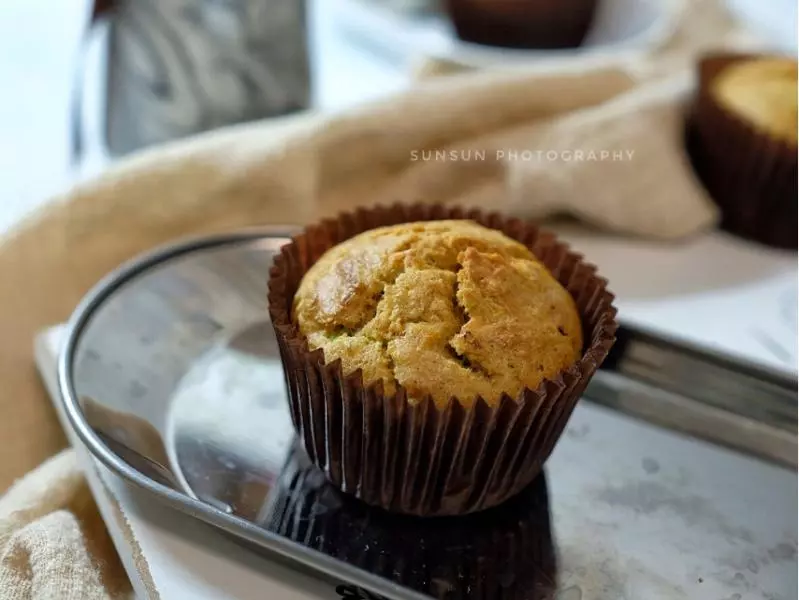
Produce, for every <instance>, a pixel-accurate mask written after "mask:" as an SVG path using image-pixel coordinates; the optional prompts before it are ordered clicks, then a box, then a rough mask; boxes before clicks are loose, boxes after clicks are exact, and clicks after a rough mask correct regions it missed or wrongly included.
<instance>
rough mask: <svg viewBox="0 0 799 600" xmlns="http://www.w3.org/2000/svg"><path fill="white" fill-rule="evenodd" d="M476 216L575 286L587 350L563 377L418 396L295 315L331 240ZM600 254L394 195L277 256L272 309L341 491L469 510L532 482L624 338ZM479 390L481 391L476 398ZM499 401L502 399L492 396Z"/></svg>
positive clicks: (301, 421)
mask: <svg viewBox="0 0 799 600" xmlns="http://www.w3.org/2000/svg"><path fill="white" fill-rule="evenodd" d="M464 218H466V219H471V220H473V221H476V222H478V223H481V224H482V225H485V226H487V227H491V228H493V229H497V230H500V231H502V232H504V233H505V234H506V235H508V236H509V237H511V238H514V239H516V240H518V241H520V242H522V243H523V244H525V245H527V246H528V247H529V248H531V250H532V251H533V252H534V253H535V255H536V256H538V258H539V259H540V260H541V261H542V262H543V263H544V264H545V265H546V266H547V267H548V268H549V270H550V271H551V272H552V273H553V275H554V276H555V277H556V278H557V279H558V281H560V283H561V284H562V285H563V286H564V287H565V288H566V289H567V290H568V291H569V292H570V293H571V295H572V297H573V298H574V299H575V302H576V305H577V308H578V310H579V312H580V315H581V317H582V323H583V329H584V339H585V347H584V349H583V354H582V356H581V358H580V359H579V360H578V361H576V362H575V363H574V364H573V365H572V366H571V367H569V368H568V369H566V370H565V371H563V372H562V373H560V374H559V375H558V376H557V377H556V378H554V379H553V380H544V381H543V382H542V383H541V385H539V386H538V387H537V388H536V389H534V390H531V389H528V388H525V389H524V390H523V391H522V392H521V393H520V394H519V395H518V397H516V398H511V397H509V396H507V395H504V396H503V397H502V398H500V399H499V400H498V401H495V402H492V403H489V402H486V401H485V400H484V399H482V398H477V399H476V401H474V402H471V403H470V402H466V403H464V402H461V401H460V400H458V399H457V398H451V399H450V402H449V403H448V404H447V405H446V407H445V408H443V409H441V408H437V407H436V405H435V403H434V402H433V400H432V398H430V397H429V396H428V397H426V398H424V399H423V400H421V401H419V402H415V403H410V402H409V401H408V400H407V396H406V392H405V390H404V389H403V388H402V386H397V391H396V393H394V394H391V395H386V394H384V393H383V384H382V381H378V382H366V383H367V385H365V384H364V382H363V380H362V373H361V372H360V370H359V371H356V372H354V373H350V374H345V373H343V371H342V367H341V363H340V361H335V362H332V363H330V364H325V361H324V355H323V353H322V351H321V350H315V351H310V350H309V348H308V345H307V341H306V340H305V338H304V336H302V335H301V334H300V333H299V331H298V329H297V327H296V326H295V325H294V324H293V323H292V321H291V305H292V301H293V298H294V294H295V293H296V291H297V288H298V286H299V283H300V281H301V279H302V277H303V275H304V274H305V273H306V272H307V271H308V269H309V268H310V267H311V265H313V264H314V262H315V261H316V260H318V259H319V257H321V256H322V254H324V252H325V251H327V250H328V249H330V248H331V247H333V246H335V245H336V244H338V243H340V242H342V241H344V240H346V239H348V238H351V237H353V236H354V235H356V234H358V233H361V232H363V231H367V230H369V229H374V228H377V227H382V226H386V225H394V224H399V223H408V222H414V221H431V220H441V219H464ZM612 300H613V295H612V294H611V293H610V292H608V291H607V289H606V281H605V280H604V279H602V278H601V277H599V276H598V275H597V274H596V268H595V267H594V266H593V265H590V264H587V263H585V262H583V260H582V257H581V256H580V255H578V254H575V253H573V252H571V251H570V250H569V248H568V247H567V246H566V245H565V244H563V243H560V242H558V241H557V240H556V239H555V237H554V236H553V235H552V234H550V233H547V232H544V231H541V230H539V229H538V227H536V226H535V225H533V224H530V223H525V222H522V221H519V220H517V219H507V218H503V217H502V216H500V215H498V214H485V213H481V212H479V211H472V212H468V213H467V212H464V211H462V210H461V209H459V208H450V207H443V206H427V205H414V206H401V205H396V206H390V207H377V208H374V209H370V210H359V211H356V212H354V213H348V214H343V215H341V216H340V217H338V218H337V219H333V220H326V221H323V222H322V223H320V224H318V225H313V226H310V227H308V228H307V229H306V230H305V231H304V232H303V233H302V234H300V235H298V236H296V237H294V238H293V240H292V241H291V243H289V244H287V245H286V246H284V247H283V248H282V249H281V251H280V253H279V254H278V255H276V257H275V262H274V265H273V267H272V270H271V273H270V280H269V311H270V316H271V318H272V324H273V326H274V328H275V333H276V337H277V341H278V346H279V348H280V353H281V358H282V362H283V369H284V372H285V377H286V382H287V390H288V395H289V404H290V409H291V416H292V420H293V423H294V426H295V428H296V430H297V434H298V436H299V438H300V439H301V440H302V442H303V444H304V447H305V449H306V450H307V452H308V455H309V457H310V459H311V461H312V462H313V463H314V464H316V465H317V466H318V467H319V468H320V469H321V470H322V471H324V473H325V475H326V476H327V478H328V479H329V480H330V481H331V482H332V483H333V484H334V485H335V486H336V487H338V488H339V489H340V490H342V491H344V492H346V493H348V494H351V495H353V496H356V497H357V498H359V499H361V500H362V501H364V502H366V503H368V504H371V505H375V506H379V507H382V508H384V509H386V510H389V511H393V512H400V513H407V514H414V515H423V516H434V515H457V514H465V513H470V512H474V511H478V510H483V509H486V508H489V507H491V506H495V505H497V504H499V503H501V502H503V501H505V500H507V499H508V498H510V497H511V496H513V495H515V494H516V493H518V492H519V491H520V490H522V489H524V488H525V487H526V486H527V485H528V484H529V483H530V482H531V481H532V480H533V479H534V478H535V476H536V475H538V473H539V472H540V471H541V467H542V465H543V464H544V461H545V460H546V459H547V458H548V457H549V455H550V453H551V452H552V449H553V447H554V446H555V443H556V441H557V440H558V438H559V436H560V434H561V433H562V431H563V429H564V427H565V426H566V422H567V420H568V419H569V416H570V415H571V413H572V410H573V409H574V406H575V403H576V402H577V400H578V399H579V397H580V395H581V394H582V392H583V390H584V389H585V386H586V385H587V383H588V381H589V380H590V378H591V377H592V376H593V374H594V372H595V371H596V369H597V368H598V367H599V365H600V364H601V363H602V361H603V360H604V359H605V357H606V356H607V354H608V351H609V349H610V347H611V346H612V345H613V342H614V341H615V337H614V336H615V331H616V328H617V323H616V320H615V314H616V310H615V308H614V307H613V305H612ZM469 400H471V399H469ZM492 400H493V399H492Z"/></svg>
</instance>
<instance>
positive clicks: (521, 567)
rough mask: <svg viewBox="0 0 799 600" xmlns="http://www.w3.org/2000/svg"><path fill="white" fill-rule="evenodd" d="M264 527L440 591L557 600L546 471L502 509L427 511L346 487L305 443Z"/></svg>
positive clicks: (498, 599)
mask: <svg viewBox="0 0 799 600" xmlns="http://www.w3.org/2000/svg"><path fill="white" fill-rule="evenodd" d="M272 494H273V495H272V496H271V497H270V500H269V503H270V509H269V512H268V514H266V515H265V516H264V523H263V525H264V526H265V527H266V528H267V529H269V530H270V531H275V532H277V533H279V534H280V535H282V536H285V537H287V538H289V539H291V540H294V541H296V542H298V543H300V544H302V545H304V546H308V547H311V548H313V549H315V550H318V551H320V552H323V553H324V554H328V555H331V556H334V557H336V558H338V559H340V560H343V561H345V562H347V563H349V564H352V565H355V566H357V567H360V568H361V569H364V570H365V571H367V572H370V573H373V574H376V575H379V576H381V577H384V578H386V579H389V580H391V581H394V582H396V583H398V584H400V585H402V586H403V587H407V588H410V589H414V590H416V591H418V592H421V593H423V594H428V595H430V596H432V597H434V598H441V599H446V600H456V599H460V598H463V599H464V600H465V599H466V598H468V599H469V600H549V599H551V598H553V597H554V595H555V593H556V587H557V561H556V557H555V549H554V545H553V536H552V527H551V520H550V510H549V495H548V490H547V481H546V476H545V475H544V474H542V475H541V476H539V477H537V478H536V479H535V480H534V481H533V483H532V484H531V485H530V486H528V487H527V488H525V489H524V490H522V491H521V492H520V493H519V494H518V495H517V496H516V497H515V498H513V499H512V500H509V501H508V502H507V503H505V504H503V505H502V506H501V507H497V508H495V509H489V510H487V511H483V512H481V513H478V514H475V515H468V516H464V517H458V518H451V517H441V518H419V517H412V516H407V515H396V514H391V513H387V512H385V511H383V510H382V509H379V508H372V507H369V506H367V505H365V504H363V503H361V502H358V501H356V500H353V499H351V498H349V497H348V496H346V495H344V494H342V493H340V492H339V491H338V490H336V489H335V488H334V487H333V486H332V485H331V484H330V483H329V482H327V480H326V478H325V476H324V474H323V473H322V472H321V471H319V470H318V469H317V468H316V467H315V466H313V465H312V464H311V463H310V462H309V461H308V458H307V456H305V452H304V451H303V450H302V449H301V448H296V449H295V450H294V452H293V453H292V455H291V456H290V457H289V459H288V461H287V463H286V466H285V467H284V469H283V471H282V473H281V475H280V478H279V479H278V481H277V483H276V486H275V489H274V491H273V492H272Z"/></svg>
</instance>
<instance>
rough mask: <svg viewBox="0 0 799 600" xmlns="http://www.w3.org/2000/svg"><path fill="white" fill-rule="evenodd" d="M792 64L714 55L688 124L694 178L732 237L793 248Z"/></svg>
mask: <svg viewBox="0 0 799 600" xmlns="http://www.w3.org/2000/svg"><path fill="white" fill-rule="evenodd" d="M796 95H797V63H796V60H794V59H792V58H786V57H774V56H759V55H731V54H724V55H714V56H709V57H707V58H705V59H703V60H702V61H701V62H700V64H699V90H698V93H697V97H696V101H695V103H694V106H693V109H692V112H691V115H690V117H689V123H688V136H687V142H688V149H689V153H690V155H691V158H692V161H693V164H694V168H695V170H696V172H697V175H698V176H699V178H700V179H701V180H702V182H703V183H704V185H705V187H706V188H707V190H708V192H709V194H710V196H711V197H712V198H713V199H714V200H715V201H716V203H717V204H718V205H719V207H720V208H721V211H722V227H723V228H724V229H727V230H728V231H730V232H731V233H735V234H737V235H740V236H742V237H745V238H748V239H752V240H755V241H759V242H761V243H764V244H768V245H771V246H776V247H780V248H790V249H795V248H796V247H797V228H796V222H797V97H796Z"/></svg>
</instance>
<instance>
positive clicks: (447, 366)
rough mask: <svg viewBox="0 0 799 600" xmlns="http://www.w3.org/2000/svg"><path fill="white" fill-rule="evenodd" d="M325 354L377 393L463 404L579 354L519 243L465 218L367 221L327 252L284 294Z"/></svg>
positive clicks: (537, 266) (562, 303)
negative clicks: (290, 294)
mask: <svg viewBox="0 0 799 600" xmlns="http://www.w3.org/2000/svg"><path fill="white" fill-rule="evenodd" d="M293 312H294V314H293V319H294V322H295V323H297V325H298V326H299V329H300V331H301V333H302V334H303V335H305V336H306V337H307V338H308V344H309V346H310V348H311V349H317V348H321V349H322V350H323V352H324V355H325V361H327V362H332V361H334V360H336V359H341V362H342V367H343V370H344V373H345V374H349V373H352V372H354V371H355V370H357V369H362V370H363V379H364V383H365V384H369V383H372V382H374V381H377V380H379V379H382V380H383V382H384V390H385V391H386V393H393V391H394V390H395V389H396V388H395V386H396V383H397V382H399V383H400V384H401V385H402V386H403V387H405V389H406V390H407V393H408V398H409V400H411V401H418V400H420V399H422V398H423V397H424V396H425V395H426V394H428V393H429V394H430V395H431V396H432V397H433V399H434V400H435V401H436V404H437V405H439V406H444V405H446V403H447V402H448V401H449V398H450V397H452V396H456V397H457V398H459V399H460V400H461V401H462V402H464V403H465V404H467V405H469V404H471V403H472V402H473V401H474V399H475V398H476V397H477V396H478V395H479V396H482V397H483V398H484V399H485V400H486V401H487V402H488V403H490V404H491V403H496V402H498V401H499V398H500V396H501V395H502V393H503V392H505V393H507V394H509V395H510V396H511V397H514V398H515V397H516V396H517V395H518V393H519V392H520V391H521V390H522V389H523V388H524V387H525V386H526V387H529V388H535V387H536V386H538V384H539V383H540V382H541V380H543V379H544V378H553V377H554V376H555V375H557V374H558V373H559V372H560V371H562V370H563V369H565V368H567V367H568V366H570V365H571V364H572V363H574V362H575V361H576V360H577V359H578V358H579V357H580V354H581V350H582V345H583V340H582V327H581V323H580V317H579V315H578V313H577V308H576V306H575V304H574V301H573V299H572V297H571V295H570V294H569V293H568V292H567V291H566V290H565V289H564V288H563V287H562V286H561V285H560V284H559V283H558V282H557V280H556V279H555V278H554V277H553V276H552V275H551V273H550V272H549V271H548V270H547V268H546V267H545V266H544V265H543V264H542V263H540V262H539V261H538V260H537V259H536V258H535V256H534V255H533V254H532V252H530V250H528V249H527V248H526V247H525V246H524V245H523V244H520V243H519V242H516V241H514V240H512V239H510V238H508V237H506V236H505V235H504V234H502V233H500V232H499V231H496V230H492V229H487V228H485V227H482V226H481V225H478V224H476V223H473V222H471V221H430V222H422V223H406V224H402V225H395V226H391V227H383V228H380V229H373V230H371V231H367V232H365V233H362V234H360V235H358V236H355V237H354V238H352V239H350V240H347V241H345V242H342V243H341V244H338V245H337V246H335V247H333V248H331V249H330V250H328V251H327V252H326V253H325V254H324V255H323V256H322V257H321V258H320V259H319V261H318V262H317V263H316V264H315V265H313V267H311V269H310V270H309V271H308V272H307V273H306V274H305V277H304V278H303V280H302V282H301V283H300V286H299V289H298V290H297V294H296V295H295V297H294V311H293Z"/></svg>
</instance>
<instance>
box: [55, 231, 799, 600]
mask: <svg viewBox="0 0 799 600" xmlns="http://www.w3.org/2000/svg"><path fill="white" fill-rule="evenodd" d="M282 241H283V240H282V238H281V237H280V235H279V233H277V232H275V233H274V234H273V235H264V234H255V233H253V234H243V235H239V236H231V237H228V238H220V239H216V240H206V241H203V242H199V243H194V244H189V245H186V246H180V247H175V248H172V249H168V250H166V251H163V252H161V253H159V254H156V255H153V256H150V257H147V258H145V259H142V260H141V261H138V262H137V263H135V264H133V265H131V266H129V267H128V268H126V269H123V270H122V271H121V272H120V273H117V274H116V275H114V276H112V277H111V278H110V279H108V280H107V281H105V282H103V283H101V284H100V286H99V287H98V288H97V291H96V292H95V293H94V294H93V295H92V296H90V297H89V298H88V299H87V300H86V301H85V303H84V304H83V305H82V306H81V307H80V308H79V309H78V311H77V313H76V315H75V317H74V319H73V321H72V323H71V329H70V333H69V339H68V342H67V345H66V348H65V351H64V353H63V355H62V358H61V363H60V367H59V369H60V370H59V378H60V386H61V391H62V395H63V401H64V403H65V409H66V412H67V414H68V417H69V419H70V421H71V424H72V426H73V427H74V428H75V430H76V432H77V433H78V434H79V436H80V437H81V439H82V440H83V441H84V442H85V443H86V444H87V446H88V447H89V449H90V450H91V451H92V452H93V453H94V454H95V455H96V456H97V457H98V458H99V459H100V460H101V461H102V462H104V463H105V464H106V465H107V466H108V467H110V468H111V469H112V470H113V471H115V472H117V473H118V474H120V475H121V476H122V477H125V478H126V479H128V480H130V481H132V482H133V483H136V484H138V485H139V486H141V487H143V488H145V489H146V490H149V491H150V492H152V493H153V494H154V495H155V496H157V497H159V498H160V499H161V500H164V501H166V502H168V503H170V504H171V505H172V506H174V507H176V508H178V509H179V510H183V511H185V512H187V513H189V514H192V515H194V516H196V517H198V518H201V519H203V520H205V521H207V522H209V523H211V524H213V525H216V526H218V527H220V528H222V529H223V530H225V531H226V532H228V533H230V534H233V535H235V536H237V537H239V538H240V539H242V540H244V541H247V542H249V543H251V544H254V545H255V546H257V547H258V548H261V549H265V550H267V551H270V552H275V553H278V554H280V555H282V556H283V557H285V558H287V559H289V560H291V561H292V562H293V563H294V564H296V565H301V566H303V567H304V568H306V569H311V570H312V571H314V572H316V573H321V574H325V575H327V576H329V577H332V578H334V579H336V580H338V581H341V580H343V581H346V582H352V583H354V584H356V585H358V586H360V587H362V588H364V589H368V590H372V591H373V592H375V593H379V594H380V595H382V596H384V597H387V598H396V599H413V598H423V597H440V598H491V599H493V598H500V599H501V598H509V599H510V598H513V599H516V598H519V599H523V600H526V599H528V598H529V599H538V598H558V599H560V600H589V599H592V600H593V599H596V600H619V599H629V600H638V599H641V598H647V599H650V598H651V599H655V600H657V599H659V598H702V599H704V598H737V599H738V600H744V599H746V598H750V597H751V598H768V599H770V600H774V599H781V598H786V599H787V598H794V597H796V587H797V578H796V547H797V540H796V524H797V523H796V481H797V480H796V472H795V470H793V469H784V468H780V467H777V466H775V465H772V464H768V463H765V462H760V461H758V460H755V459H753V458H750V457H747V456H744V455H741V454H739V453H736V452H732V451H728V450H726V449H723V448H719V447H716V446H712V445H710V444H707V443H704V442H700V441H697V440H693V439H690V438H687V437H684V436H682V435H678V434H675V433H672V432H669V431H666V430H662V429H658V428H656V427H653V426H651V425H648V424H645V423H643V422H640V421H636V420H634V419H631V418H629V417H626V416H624V415H622V414H620V413H618V412H616V411H611V410H608V409H606V408H601V407H599V406H596V405H593V404H592V403H590V402H586V401H583V402H581V403H580V404H579V405H578V407H577V409H576V410H575V412H574V415H573V417H572V420H571V422H570V425H569V427H568V429H567V431H566V433H565V435H564V437H563V439H562V440H561V441H560V442H559V444H558V447H557V448H556V450H555V453H554V454H553V456H552V458H551V459H550V461H549V462H548V465H547V474H546V479H545V478H544V477H542V478H540V479H539V480H538V481H537V482H535V483H534V484H533V486H531V488H529V489H528V490H526V491H525V492H524V493H523V494H522V495H520V496H518V497H517V498H515V499H513V500H512V501H511V502H509V503H507V504H505V505H502V506H500V507H498V508H497V509H495V510H492V511H488V512H486V513H481V514H478V515H475V516H473V517H468V518H450V519H443V520H420V519H412V518H407V517H398V516H392V515H388V514H386V513H383V512H381V511H377V510H372V509H368V508H366V507H364V506H363V505H361V504H359V503H357V502H356V501H353V500H350V499H348V498H345V497H343V496H341V495H340V494H338V493H337V492H335V491H334V490H332V489H331V488H329V487H328V486H327V485H326V484H325V482H324V479H323V478H322V477H321V476H320V474H319V473H317V472H315V471H314V470H313V469H312V468H311V467H309V465H308V464H307V462H306V461H305V459H304V457H303V455H302V453H301V452H299V451H297V450H296V449H295V447H294V443H293V432H292V428H291V423H290V420H289V416H288V413H287V408H286V402H285V398H284V384H283V376H282V372H281V369H280V365H279V364H278V362H277V361H278V358H277V350H276V348H275V345H274V339H273V337H272V333H271V325H270V324H269V323H268V321H266V319H267V311H266V279H267V273H268V269H269V265H270V264H271V258H272V254H273V253H274V251H275V250H276V249H277V248H279V246H280V245H281V243H282ZM609 375H613V376H616V377H620V375H619V373H610V374H609ZM625 381H626V380H625ZM594 389H598V388H596V387H594ZM631 389H633V390H634V389H635V388H634V387H633V388H631ZM629 393H630V392H629V390H628V394H629ZM590 394H591V392H590V391H589V396H590Z"/></svg>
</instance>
